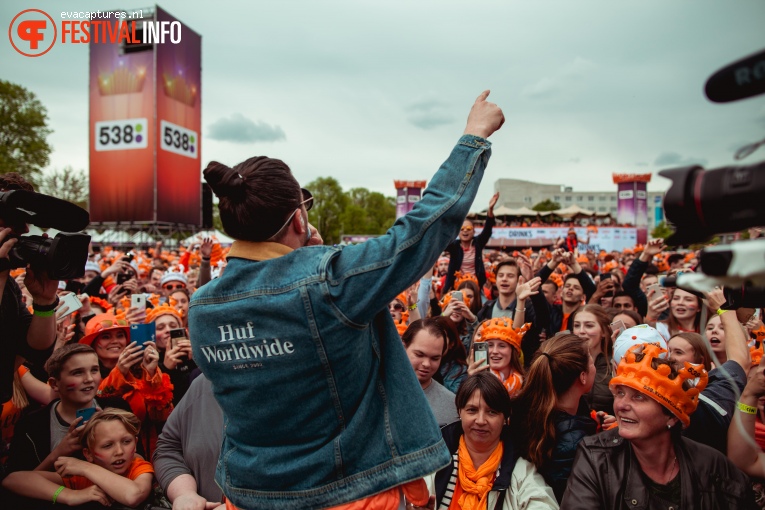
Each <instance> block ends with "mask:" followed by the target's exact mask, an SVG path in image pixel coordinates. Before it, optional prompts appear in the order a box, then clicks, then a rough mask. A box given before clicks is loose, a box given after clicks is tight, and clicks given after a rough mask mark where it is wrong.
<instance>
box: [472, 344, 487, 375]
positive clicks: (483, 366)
mask: <svg viewBox="0 0 765 510" xmlns="http://www.w3.org/2000/svg"><path fill="white" fill-rule="evenodd" d="M474 348H475V343H474V344H473V347H470V352H469V353H468V358H467V362H468V368H467V373H468V377H470V376H471V375H474V374H477V373H478V372H483V371H484V370H487V369H488V368H489V361H488V358H487V359H486V360H479V361H476V360H475V350H474ZM487 356H488V354H487Z"/></svg>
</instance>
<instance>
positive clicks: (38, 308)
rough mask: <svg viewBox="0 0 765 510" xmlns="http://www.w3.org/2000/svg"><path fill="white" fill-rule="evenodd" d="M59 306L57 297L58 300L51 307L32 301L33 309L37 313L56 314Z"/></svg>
mask: <svg viewBox="0 0 765 510" xmlns="http://www.w3.org/2000/svg"><path fill="white" fill-rule="evenodd" d="M57 306H58V296H56V300H55V301H53V302H52V303H51V304H49V305H38V304H37V303H35V302H34V300H33V301H32V309H33V310H34V311H35V312H55V311H56V307H57ZM51 315H52V314H51ZM43 317H47V316H46V315H44V316H43Z"/></svg>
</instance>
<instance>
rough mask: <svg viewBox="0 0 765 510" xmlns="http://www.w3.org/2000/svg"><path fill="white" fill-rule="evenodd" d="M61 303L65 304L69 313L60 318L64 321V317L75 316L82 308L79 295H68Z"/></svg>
mask: <svg viewBox="0 0 765 510" xmlns="http://www.w3.org/2000/svg"><path fill="white" fill-rule="evenodd" d="M61 302H62V303H64V305H63V306H62V308H63V307H66V308H67V311H66V313H65V314H64V315H62V316H61V317H59V318H60V319H63V318H64V317H66V316H68V315H71V314H73V313H74V312H76V311H77V310H79V309H80V308H82V301H80V298H78V297H77V294H74V293H70V294H66V295H65V296H64V297H62V298H61Z"/></svg>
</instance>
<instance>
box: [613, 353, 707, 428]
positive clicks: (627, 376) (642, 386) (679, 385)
mask: <svg viewBox="0 0 765 510" xmlns="http://www.w3.org/2000/svg"><path fill="white" fill-rule="evenodd" d="M666 352H667V351H666V350H664V349H662V348H661V347H659V346H658V345H654V344H638V345H636V346H634V347H632V348H631V349H630V350H629V351H627V354H625V355H624V358H622V361H621V362H620V363H619V367H618V368H617V371H616V377H614V378H613V379H611V382H610V383H609V386H610V387H611V388H614V387H616V386H619V385H622V386H628V387H630V388H632V389H633V390H637V391H639V392H640V393H642V394H644V395H645V396H647V397H650V398H652V399H654V400H655V401H656V402H658V403H659V404H661V405H663V406H664V407H666V408H667V409H669V411H670V412H671V413H672V414H674V415H675V417H676V418H677V419H678V420H680V421H681V422H682V423H683V428H685V427H687V426H688V425H689V424H690V423H691V418H690V415H691V414H692V413H693V411H695V410H696V406H697V405H698V403H699V393H701V391H702V390H703V389H704V388H706V386H707V381H708V376H707V371H706V370H704V366H703V365H695V364H693V363H688V362H687V361H686V362H685V366H684V367H683V368H681V369H680V370H678V371H677V377H676V378H674V379H670V378H669V374H670V372H671V368H670V367H669V365H659V367H658V368H653V367H652V366H651V362H652V361H653V360H654V358H658V357H660V356H661V355H662V354H666ZM641 353H642V354H643V359H642V360H640V361H637V355H638V354H641ZM684 381H688V382H690V383H691V384H693V383H694V381H695V386H694V387H692V388H690V389H688V390H685V389H683V382H684Z"/></svg>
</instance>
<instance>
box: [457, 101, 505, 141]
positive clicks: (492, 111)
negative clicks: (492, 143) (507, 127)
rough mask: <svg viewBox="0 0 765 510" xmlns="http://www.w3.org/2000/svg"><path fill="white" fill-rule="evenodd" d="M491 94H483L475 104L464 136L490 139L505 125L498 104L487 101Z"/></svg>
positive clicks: (469, 115)
mask: <svg viewBox="0 0 765 510" xmlns="http://www.w3.org/2000/svg"><path fill="white" fill-rule="evenodd" d="M489 92H490V91H489V90H484V91H483V92H481V94H479V96H478V97H477V98H476V100H475V103H473V107H472V108H471V109H470V113H469V114H468V120H467V125H466V126H465V133H464V134H466V135H475V136H480V137H482V138H488V137H490V136H491V135H492V133H494V132H495V131H497V130H498V129H499V128H501V127H502V124H504V123H505V116H504V114H503V113H502V109H500V107H499V106H497V105H496V104H494V103H490V102H488V101H486V98H487V97H489Z"/></svg>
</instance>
